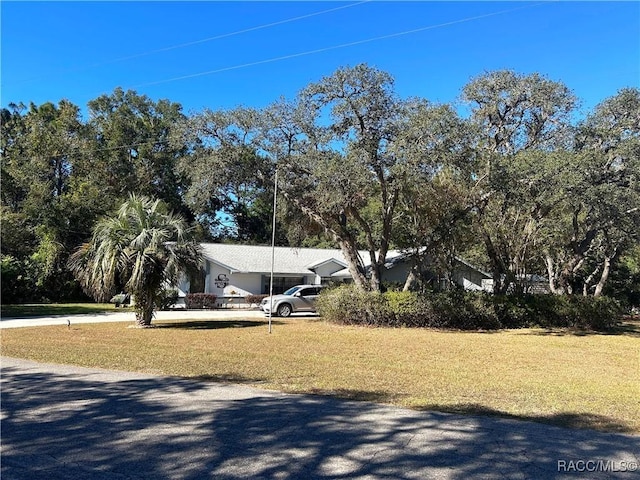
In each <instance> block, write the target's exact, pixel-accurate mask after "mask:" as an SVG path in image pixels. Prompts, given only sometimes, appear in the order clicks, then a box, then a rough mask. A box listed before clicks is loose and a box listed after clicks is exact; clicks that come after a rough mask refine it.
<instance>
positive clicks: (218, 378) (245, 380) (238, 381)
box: [188, 375, 267, 385]
mask: <svg viewBox="0 0 640 480" xmlns="http://www.w3.org/2000/svg"><path fill="white" fill-rule="evenodd" d="M188 379H189V380H195V381H198V382H206V383H227V384H235V385H259V384H261V383H265V382H266V381H267V379H265V378H249V377H244V376H241V375H198V376H197V377H189V378H188Z"/></svg>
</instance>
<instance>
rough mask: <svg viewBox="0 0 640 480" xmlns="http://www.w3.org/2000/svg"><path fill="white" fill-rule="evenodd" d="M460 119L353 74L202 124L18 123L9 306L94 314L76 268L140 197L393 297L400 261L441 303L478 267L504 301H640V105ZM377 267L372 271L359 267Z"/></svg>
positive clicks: (490, 85)
mask: <svg viewBox="0 0 640 480" xmlns="http://www.w3.org/2000/svg"><path fill="white" fill-rule="evenodd" d="M460 100H461V101H462V104H463V106H464V107H465V108H466V111H467V112H469V113H468V114H467V115H465V116H463V115H461V114H460V113H458V111H457V110H456V108H455V107H454V106H453V105H448V104H435V103H432V102H429V101H428V100H426V99H421V98H400V97H399V96H398V95H397V93H396V92H395V90H394V82H393V78H392V77H391V75H389V74H388V73H386V72H383V71H380V70H377V69H375V68H372V67H370V66H367V65H358V66H355V67H346V68H340V69H338V70H337V71H336V72H334V73H333V74H331V75H330V76H327V77H325V78H322V79H320V80H319V81H318V82H314V83H311V84H309V85H307V86H306V87H305V88H303V89H302V90H301V91H300V93H299V94H298V95H297V96H296V97H295V98H294V99H291V100H288V99H279V100H276V101H275V102H274V103H273V104H271V105H269V106H268V107H266V108H263V109H253V108H246V107H238V108H235V109H231V110H219V111H211V110H204V111H202V112H198V113H195V114H192V115H186V114H184V113H183V111H182V107H181V105H179V104H177V103H173V102H171V101H169V100H159V101H157V102H156V101H153V100H151V99H149V98H148V97H146V96H144V95H140V94H138V93H136V92H134V91H127V92H125V91H123V90H122V89H120V88H118V89H116V90H115V91H114V92H113V93H111V94H110V95H102V96H100V97H98V98H97V99H95V100H92V101H90V102H89V103H88V106H87V112H88V119H84V118H82V115H81V112H80V108H79V107H78V106H76V105H73V104H72V103H70V102H68V101H66V100H62V101H60V102H59V103H58V104H57V105H55V104H52V103H45V104H43V105H39V106H38V105H35V104H33V103H32V104H30V105H29V106H25V105H23V104H19V105H18V104H11V105H9V107H8V108H4V109H2V112H1V121H2V124H1V128H2V136H1V146H0V149H1V154H2V190H1V198H2V206H1V209H2V210H1V215H2V238H1V240H2V244H1V251H2V302H3V303H16V302H25V301H42V300H50V301H65V300H73V299H79V298H82V295H83V293H82V291H81V289H80V287H79V283H78V282H77V281H76V280H75V278H74V277H73V275H72V274H71V272H70V269H69V266H68V265H69V263H68V261H69V257H70V255H72V253H73V252H74V251H75V250H76V249H77V248H78V246H79V245H81V244H82V243H84V242H86V241H87V240H88V239H89V238H90V237H91V231H92V228H93V227H94V225H96V223H97V222H98V221H99V220H100V219H101V218H103V217H104V216H105V215H109V214H113V213H114V212H115V211H117V209H118V208H119V207H120V206H121V205H122V204H123V202H124V201H125V200H126V199H127V198H128V197H129V195H130V194H131V193H133V194H136V195H142V196H145V197H149V198H153V199H159V200H162V201H163V202H164V203H165V204H166V205H167V206H168V208H169V209H170V210H172V211H174V212H175V213H179V214H180V215H181V216H182V217H184V218H186V219H187V220H188V221H189V222H191V223H192V224H194V225H196V227H197V233H198V238H199V239H200V240H202V241H212V240H215V241H229V242H238V243H251V244H267V243H269V242H270V240H271V209H272V198H273V191H274V178H275V173H276V170H277V171H278V191H279V193H280V194H281V195H280V201H279V210H278V212H277V213H278V226H277V242H278V244H279V245H291V246H332V247H339V248H340V249H341V250H342V252H343V253H344V255H345V258H346V259H347V260H348V262H349V271H350V273H351V275H352V276H353V279H354V283H355V284H356V285H358V286H359V287H360V288H361V289H363V290H371V291H380V290H381V289H383V288H384V286H383V285H382V271H383V269H384V265H385V261H386V255H387V252H388V250H390V249H403V250H405V251H406V252H407V253H408V254H409V256H410V258H411V261H412V270H411V274H410V275H409V277H408V278H407V282H406V284H405V285H404V288H405V289H425V288H430V286H429V284H428V281H427V280H426V278H427V277H426V276H425V275H424V272H425V269H426V267H427V260H428V266H429V268H430V269H434V268H435V269H436V270H437V271H438V273H439V274H440V275H441V276H442V277H445V278H446V277H447V275H450V273H451V271H452V265H453V262H454V259H455V258H456V257H458V256H462V257H464V258H466V259H468V260H469V261H471V262H472V263H475V264H477V265H478V266H479V267H482V268H484V269H486V270H487V271H488V272H490V273H491V275H492V277H493V284H494V291H495V292H497V293H505V292H525V291H526V290H527V288H528V279H530V278H531V277H532V275H537V276H540V277H545V278H547V279H548V284H549V289H550V291H552V292H553V293H555V294H579V295H593V296H600V295H603V294H609V295H612V296H616V297H617V298H619V299H621V300H623V301H626V302H627V303H631V304H636V305H637V304H638V303H639V301H640V299H639V295H640V286H639V284H640V246H639V245H640V228H638V226H639V225H640V183H639V182H640V90H638V89H637V88H625V89H622V90H620V91H619V92H617V93H616V94H615V95H613V96H612V97H610V98H607V99H605V100H603V101H602V103H600V104H599V105H598V106H597V107H596V108H595V109H594V110H593V111H591V112H589V113H588V114H587V115H586V116H579V115H578V110H577V107H578V99H577V98H576V97H575V96H574V94H573V93H572V92H571V90H570V89H569V88H568V87H567V86H566V85H564V84H562V83H560V82H556V81H552V80H549V79H548V78H545V77H544V76H542V75H539V74H530V75H523V74H518V73H515V72H512V71H496V72H489V73H485V74H483V75H480V76H479V77H477V78H475V79H473V80H472V81H470V82H469V83H468V84H467V85H466V86H465V87H464V88H463V89H462V92H461V96H460ZM359 250H365V251H368V252H369V253H368V254H369V256H370V263H371V267H370V268H369V269H365V268H364V265H363V259H362V258H360V257H359V255H358V251H359Z"/></svg>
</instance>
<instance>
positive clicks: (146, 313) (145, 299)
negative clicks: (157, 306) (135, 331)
mask: <svg viewBox="0 0 640 480" xmlns="http://www.w3.org/2000/svg"><path fill="white" fill-rule="evenodd" d="M153 309H154V304H153V296H152V295H149V294H146V293H145V294H140V295H136V326H138V327H141V328H145V327H150V326H151V321H152V320H153Z"/></svg>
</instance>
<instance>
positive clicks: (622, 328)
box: [522, 319, 640, 338]
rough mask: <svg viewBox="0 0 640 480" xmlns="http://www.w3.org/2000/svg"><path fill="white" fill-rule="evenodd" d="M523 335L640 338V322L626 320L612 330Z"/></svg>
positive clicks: (548, 330) (542, 331)
mask: <svg viewBox="0 0 640 480" xmlns="http://www.w3.org/2000/svg"><path fill="white" fill-rule="evenodd" d="M522 334H523V335H542V336H547V335H548V336H569V335H570V336H574V337H588V336H594V335H603V336H624V337H637V338H640V321H639V320H635V319H634V320H625V321H623V322H621V323H620V324H619V325H617V326H615V327H614V328H612V329H611V330H602V331H600V330H579V329H573V328H545V329H537V330H527V331H524V332H522Z"/></svg>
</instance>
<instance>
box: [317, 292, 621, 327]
mask: <svg viewBox="0 0 640 480" xmlns="http://www.w3.org/2000/svg"><path fill="white" fill-rule="evenodd" d="M317 308H318V313H319V314H320V315H321V316H322V317H324V318H325V319H326V320H328V321H330V322H335V323H341V324H346V325H368V326H386V327H432V328H448V329H457V330H480V329H481V330H495V329H499V328H524V327H535V326H537V327H569V328H579V329H585V330H609V329H611V328H613V327H615V325H616V324H617V323H618V322H619V319H620V318H621V315H622V309H621V307H620V306H619V304H618V303H617V302H616V301H615V300H613V299H611V298H607V297H598V298H594V297H582V296H555V295H531V294H529V295H490V294H487V293H483V292H465V291H462V290H452V291H448V292H440V293H431V294H427V295H423V294H418V293H415V292H398V291H389V292H386V293H384V294H379V293H372V292H362V291H360V290H358V289H357V288H356V287H355V286H353V285H347V286H341V287H338V288H335V289H331V290H326V291H324V292H323V293H322V294H321V295H320V297H319V298H318V303H317Z"/></svg>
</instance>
